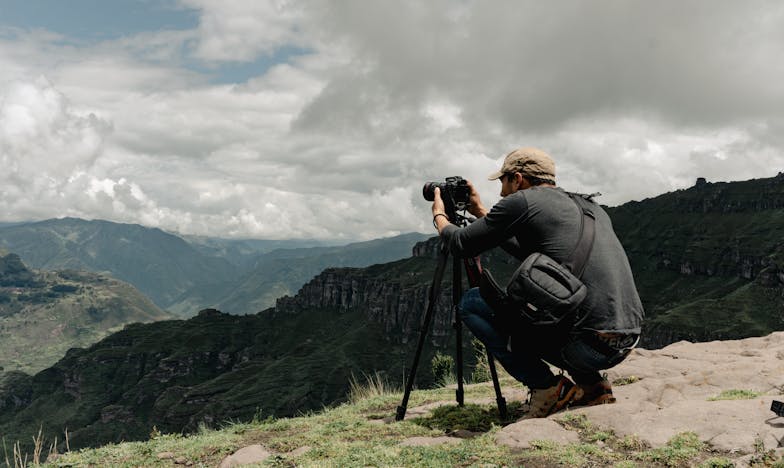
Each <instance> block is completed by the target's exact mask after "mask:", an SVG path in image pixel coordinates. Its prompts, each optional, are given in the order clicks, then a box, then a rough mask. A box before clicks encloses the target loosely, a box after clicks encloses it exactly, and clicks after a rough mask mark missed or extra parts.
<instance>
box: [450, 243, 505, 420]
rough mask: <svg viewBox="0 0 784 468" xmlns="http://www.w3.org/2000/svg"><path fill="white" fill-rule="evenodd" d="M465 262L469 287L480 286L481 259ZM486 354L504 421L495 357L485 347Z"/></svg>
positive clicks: (503, 402)
mask: <svg viewBox="0 0 784 468" xmlns="http://www.w3.org/2000/svg"><path fill="white" fill-rule="evenodd" d="M463 261H464V265H465V269H466V273H467V274H468V283H469V285H470V286H471V287H477V286H479V278H480V276H481V272H482V265H481V263H480V261H479V258H467V259H465V260H463ZM459 336H460V335H458V337H459ZM485 353H486V354H487V365H488V367H489V368H490V376H491V377H492V378H493V388H494V389H495V401H496V404H497V405H498V413H499V415H500V416H501V419H502V420H504V419H506V418H507V415H508V411H507V409H506V399H505V398H504V395H503V394H502V393H501V384H500V383H499V382H498V373H497V372H496V369H495V359H493V355H492V354H490V352H489V351H487V348H486V347H485ZM461 363H462V360H461ZM461 367H462V365H461ZM458 382H460V381H458ZM458 385H459V384H458ZM458 388H460V386H458Z"/></svg>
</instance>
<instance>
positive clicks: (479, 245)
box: [433, 193, 528, 257]
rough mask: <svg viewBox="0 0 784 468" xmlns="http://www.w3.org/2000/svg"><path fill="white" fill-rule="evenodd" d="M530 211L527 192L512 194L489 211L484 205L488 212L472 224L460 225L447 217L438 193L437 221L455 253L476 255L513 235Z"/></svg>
mask: <svg viewBox="0 0 784 468" xmlns="http://www.w3.org/2000/svg"><path fill="white" fill-rule="evenodd" d="M477 211H478V210H477ZM527 211H528V204H527V203H526V200H525V195H524V194H523V193H519V194H516V195H510V196H508V197H505V198H504V199H502V200H501V201H500V202H498V203H497V204H496V205H495V206H493V208H492V209H491V210H490V211H489V212H488V211H486V210H484V208H482V212H484V216H482V217H480V218H479V219H477V220H476V221H474V222H473V223H471V224H469V225H468V226H465V227H462V228H458V227H457V226H455V225H454V224H452V223H450V222H449V221H450V220H448V219H446V216H445V213H444V211H443V202H442V201H441V199H440V197H438V196H437V197H436V201H434V203H433V216H434V219H433V223H434V224H435V226H436V228H437V229H438V232H439V234H440V235H441V237H442V239H443V240H444V242H446V243H447V244H448V245H449V248H450V250H451V251H452V253H453V254H455V255H457V256H460V257H473V256H476V255H479V254H480V253H481V252H484V251H485V250H489V249H492V248H493V247H496V246H498V245H501V244H502V243H503V242H504V241H505V240H507V239H509V238H510V237H513V236H514V235H515V234H516V229H517V227H518V225H519V224H520V223H522V222H524V220H525V219H526V215H527ZM480 213H481V212H480ZM518 248H519V246H518Z"/></svg>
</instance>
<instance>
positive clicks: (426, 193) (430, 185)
mask: <svg viewBox="0 0 784 468" xmlns="http://www.w3.org/2000/svg"><path fill="white" fill-rule="evenodd" d="M438 186H439V183H438V182H425V186H424V187H422V196H423V197H425V200H427V201H433V200H435V199H436V187H438Z"/></svg>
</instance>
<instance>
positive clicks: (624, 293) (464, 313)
mask: <svg viewBox="0 0 784 468" xmlns="http://www.w3.org/2000/svg"><path fill="white" fill-rule="evenodd" d="M490 180H499V181H500V182H501V197H503V198H502V199H501V200H500V201H499V202H498V203H497V204H496V205H495V206H493V207H492V209H491V210H490V211H488V210H487V209H485V207H484V206H483V204H482V201H481V200H480V198H479V194H478V193H477V191H476V189H475V188H474V187H473V185H471V184H470V182H469V183H468V185H469V186H470V190H471V195H470V201H469V207H468V211H469V212H470V213H471V214H472V215H474V216H476V217H477V218H478V219H477V220H476V221H475V222H473V223H471V224H469V225H467V226H465V227H458V226H456V225H454V224H452V223H451V222H450V220H449V218H448V217H447V213H446V211H445V209H444V203H443V200H442V199H441V196H440V193H439V190H438V189H437V188H436V189H435V197H434V202H433V208H432V210H433V223H434V225H435V226H436V228H437V229H438V232H439V234H440V236H441V238H442V241H443V242H444V243H445V244H446V245H448V246H449V248H450V251H451V252H452V254H454V255H455V256H457V257H474V256H477V255H479V254H480V253H481V252H484V251H486V250H489V249H492V248H494V247H497V246H501V247H502V248H503V249H504V250H505V251H507V252H508V253H510V254H511V255H513V256H514V257H516V258H517V259H519V260H521V261H522V260H523V259H525V258H527V257H528V256H529V255H531V254H533V253H542V254H545V255H547V256H549V257H550V258H552V259H553V260H555V261H557V262H559V263H562V264H563V263H565V262H567V260H569V258H570V255H571V254H572V253H573V251H574V250H575V245H576V244H578V242H579V241H580V239H581V233H582V232H583V228H582V226H583V219H582V217H583V212H582V210H580V207H579V205H577V204H576V203H575V202H574V201H573V200H572V198H573V197H572V196H571V195H570V194H569V193H567V192H565V191H564V190H562V189H561V188H559V187H556V185H555V163H554V162H553V160H552V158H551V157H550V156H549V155H548V154H547V153H545V152H544V151H542V150H539V149H536V148H520V149H517V150H515V151H513V152H511V153H509V154H508V155H507V156H506V158H505V159H504V163H503V166H502V167H501V170H500V171H498V172H496V173H494V174H492V175H491V176H490ZM584 200H586V201H585V203H589V204H590V211H591V212H592V217H593V218H594V220H595V222H594V223H593V224H594V227H593V233H594V235H593V243H592V245H591V248H590V250H589V253H588V254H587V257H586V260H585V263H584V269H583V271H582V274H581V276H580V279H581V280H582V282H583V284H584V285H585V286H586V288H587V294H586V295H585V298H584V299H583V300H582V302H581V303H580V305H579V308H578V309H577V310H576V311H575V312H574V314H573V316H572V317H571V318H570V319H569V320H565V321H564V322H562V323H559V324H557V325H546V326H545V325H532V324H526V323H525V321H524V320H522V321H521V320H515V319H510V317H513V316H514V314H515V311H512V310H507V309H504V308H502V309H503V310H496V309H494V308H492V307H491V306H490V305H488V299H489V298H486V297H484V298H483V297H482V294H480V291H479V288H473V289H470V290H469V291H467V292H466V293H465V294H464V295H463V298H462V300H461V302H460V314H461V318H462V320H463V322H464V323H465V324H466V326H468V328H469V329H471V331H472V332H473V333H474V335H475V336H476V337H477V338H479V339H480V340H481V341H482V342H483V343H484V344H485V346H486V347H487V349H488V351H489V352H490V353H491V354H492V355H493V356H494V357H495V358H496V359H498V361H499V362H500V363H501V364H502V365H503V367H504V369H506V371H507V372H508V373H509V374H510V375H511V376H512V377H514V378H515V379H517V380H519V381H520V382H522V383H523V384H524V385H526V386H527V387H528V388H529V402H528V403H529V410H528V412H527V413H526V415H525V418H540V417H546V416H548V415H550V414H553V413H555V412H556V411H560V410H562V409H564V408H566V407H567V406H572V407H574V406H587V405H596V404H603V403H614V402H615V398H614V397H613V394H612V386H611V385H610V383H609V382H608V381H607V380H606V379H605V378H603V377H602V375H601V373H600V372H599V371H601V370H604V369H609V368H611V367H613V366H615V365H617V364H618V363H620V362H621V361H623V360H624V359H625V358H626V356H628V355H629V353H630V351H631V350H632V348H633V347H634V346H635V345H636V344H637V342H638V341H639V336H640V327H641V324H642V321H643V317H644V312H643V308H642V304H641V302H640V297H639V295H638V294H637V288H636V287H635V284H634V278H633V277H632V271H631V267H630V266H629V261H628V259H627V257H626V253H625V251H624V249H623V247H622V246H621V243H620V242H619V241H618V238H617V237H616V235H615V232H614V231H613V228H612V223H611V222H610V218H609V217H608V216H607V213H606V212H605V211H604V210H603V209H602V208H601V207H600V206H599V205H598V204H596V203H595V202H593V201H592V200H590V198H588V199H584ZM490 302H491V303H492V302H493V301H490ZM548 363H549V364H552V365H554V366H556V367H559V368H561V369H563V370H564V371H566V372H568V373H569V375H570V376H571V378H572V380H570V379H569V378H567V377H565V376H563V375H560V376H556V375H554V374H553V373H552V371H551V370H550V366H549V365H548Z"/></svg>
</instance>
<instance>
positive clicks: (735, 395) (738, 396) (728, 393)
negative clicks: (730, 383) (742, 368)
mask: <svg viewBox="0 0 784 468" xmlns="http://www.w3.org/2000/svg"><path fill="white" fill-rule="evenodd" d="M760 395H762V392H755V391H753V390H724V391H722V392H721V393H720V394H718V395H716V396H715V397H710V398H708V401H719V400H753V399H755V398H757V397H758V396H760Z"/></svg>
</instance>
